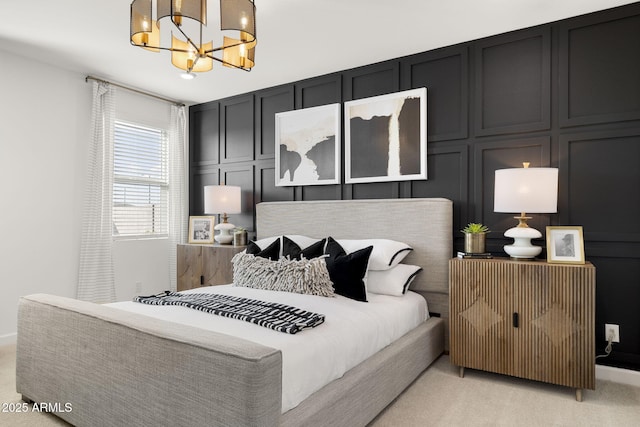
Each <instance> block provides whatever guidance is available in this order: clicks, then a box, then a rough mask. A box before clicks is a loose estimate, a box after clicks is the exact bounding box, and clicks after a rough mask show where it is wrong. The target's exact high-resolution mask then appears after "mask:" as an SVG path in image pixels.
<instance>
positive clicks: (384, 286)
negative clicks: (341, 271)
mask: <svg viewBox="0 0 640 427" xmlns="http://www.w3.org/2000/svg"><path fill="white" fill-rule="evenodd" d="M421 271H422V267H419V266H417V265H409V264H398V265H396V266H395V267H392V268H390V269H388V270H374V271H369V277H368V278H367V291H368V292H371V293H374V294H383V295H392V296H398V297H401V296H403V295H404V294H405V293H407V290H408V289H409V285H410V284H411V282H412V281H413V279H414V278H415V277H416V276H417V275H418V273H420V272H421Z"/></svg>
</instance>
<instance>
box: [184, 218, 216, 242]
mask: <svg viewBox="0 0 640 427" xmlns="http://www.w3.org/2000/svg"><path fill="white" fill-rule="evenodd" d="M215 224H216V217H215V216H190V217H189V239H188V241H189V243H200V244H212V243H213V242H214V233H215V231H214V229H213V227H214V226H215Z"/></svg>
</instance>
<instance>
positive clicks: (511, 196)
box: [493, 163, 558, 258]
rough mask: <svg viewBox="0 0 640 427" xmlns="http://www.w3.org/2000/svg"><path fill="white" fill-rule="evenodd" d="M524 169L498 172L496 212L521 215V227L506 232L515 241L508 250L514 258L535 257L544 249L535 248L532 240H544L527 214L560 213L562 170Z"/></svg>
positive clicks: (494, 208) (518, 218)
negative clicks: (528, 223) (559, 175)
mask: <svg viewBox="0 0 640 427" xmlns="http://www.w3.org/2000/svg"><path fill="white" fill-rule="evenodd" d="M523 166H524V167H523V168H514V169H498V170H496V177H495V178H496V179H495V191H494V197H495V199H494V207H493V210H494V212H509V213H517V212H520V216H516V217H514V218H515V219H517V220H518V221H519V222H518V225H517V226H516V227H513V228H510V229H508V230H507V231H505V233H504V235H505V236H506V237H511V238H513V239H514V242H513V244H512V245H506V246H505V247H504V251H505V252H506V253H507V254H509V256H511V257H512V258H535V257H536V256H537V255H538V254H539V253H540V252H542V248H541V247H540V246H533V245H532V244H531V239H534V238H538V237H542V233H540V232H539V231H538V230H536V229H535V228H531V227H529V226H528V225H527V220H528V219H531V217H528V216H525V212H533V213H555V212H557V210H558V169H557V168H530V167H529V163H523Z"/></svg>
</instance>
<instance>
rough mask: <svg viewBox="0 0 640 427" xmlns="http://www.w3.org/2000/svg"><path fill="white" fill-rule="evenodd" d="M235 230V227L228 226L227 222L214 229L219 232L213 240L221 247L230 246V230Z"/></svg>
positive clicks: (231, 236) (231, 240) (231, 237)
mask: <svg viewBox="0 0 640 427" xmlns="http://www.w3.org/2000/svg"><path fill="white" fill-rule="evenodd" d="M234 228H236V226H235V225H233V224H229V223H228V222H223V223H220V224H218V225H216V226H215V227H213V229H214V230H218V231H220V233H218V234H216V235H215V236H214V237H213V238H214V240H215V241H216V242H218V243H219V244H221V245H230V244H231V242H233V234H231V230H233V229H234Z"/></svg>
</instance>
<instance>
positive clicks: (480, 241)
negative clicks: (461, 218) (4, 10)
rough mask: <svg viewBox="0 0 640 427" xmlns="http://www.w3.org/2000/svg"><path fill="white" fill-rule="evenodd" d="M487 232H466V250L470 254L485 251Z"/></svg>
mask: <svg viewBox="0 0 640 427" xmlns="http://www.w3.org/2000/svg"><path fill="white" fill-rule="evenodd" d="M486 234H487V233H464V251H465V252H466V253H468V254H481V253H484V252H485V237H486Z"/></svg>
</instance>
